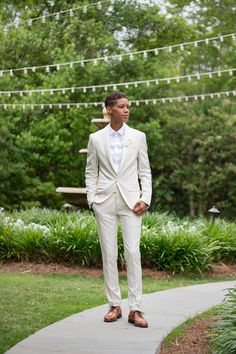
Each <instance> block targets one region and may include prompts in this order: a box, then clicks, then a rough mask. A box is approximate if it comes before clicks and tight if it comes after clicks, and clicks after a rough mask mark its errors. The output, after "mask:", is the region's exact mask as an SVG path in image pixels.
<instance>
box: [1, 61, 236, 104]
mask: <svg viewBox="0 0 236 354" xmlns="http://www.w3.org/2000/svg"><path fill="white" fill-rule="evenodd" d="M235 71H236V68H232V69H225V70H215V71H208V72H204V73H196V74H191V75H183V76H173V77H165V78H156V79H151V80H140V81H128V82H120V83H108V84H102V85H90V86H71V87H61V88H49V89H35V90H11V91H0V96H1V95H8V96H9V97H11V96H12V95H15V94H17V95H20V96H23V95H26V94H27V95H30V96H31V95H32V94H33V93H40V94H45V93H50V94H51V95H53V94H54V93H55V92H60V93H63V94H65V93H67V92H71V93H74V92H75V91H78V90H81V91H83V92H84V93H86V92H87V91H92V92H96V91H97V90H98V89H103V90H105V91H107V90H108V89H109V88H112V89H113V90H116V89H117V87H121V86H122V87H125V88H126V89H128V88H129V87H130V86H134V87H138V86H139V85H145V84H146V85H147V86H149V85H150V84H155V85H159V84H160V83H162V82H167V83H168V84H169V83H170V82H171V81H176V82H177V83H178V82H179V81H181V80H187V81H191V80H192V79H193V78H194V79H198V80H200V79H201V78H202V77H203V76H207V77H208V78H213V77H214V76H218V77H221V75H222V74H229V75H230V76H233V74H234V72H235Z"/></svg>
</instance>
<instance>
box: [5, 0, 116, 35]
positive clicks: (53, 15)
mask: <svg viewBox="0 0 236 354" xmlns="http://www.w3.org/2000/svg"><path fill="white" fill-rule="evenodd" d="M105 2H109V1H108V0H104V1H98V2H96V3H93V4H88V5H86V6H84V5H83V6H80V7H76V8H70V9H68V10H62V11H59V12H54V13H50V14H44V15H43V16H38V17H34V18H29V19H28V20H20V19H19V18H18V19H17V20H16V21H13V22H11V23H8V24H5V25H4V26H0V28H3V32H4V34H7V33H8V29H9V28H11V27H15V28H18V27H19V26H20V25H23V24H24V23H26V24H27V25H28V26H32V24H33V22H34V21H37V20H40V21H41V22H42V23H45V22H46V18H50V17H51V18H54V19H55V20H56V21H59V20H60V16H61V15H64V14H67V13H68V14H69V16H70V17H72V16H74V12H76V11H80V10H82V12H83V13H84V14H86V13H87V12H88V8H90V7H97V9H98V10H101V9H102V3H105Z"/></svg>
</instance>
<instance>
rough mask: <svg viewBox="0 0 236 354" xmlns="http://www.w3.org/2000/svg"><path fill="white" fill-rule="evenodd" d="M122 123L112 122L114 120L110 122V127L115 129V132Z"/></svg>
mask: <svg viewBox="0 0 236 354" xmlns="http://www.w3.org/2000/svg"><path fill="white" fill-rule="evenodd" d="M123 125H124V123H119V124H117V123H114V122H111V123H110V126H111V128H112V129H113V130H115V131H116V132H117V131H118V130H120V128H122V127H123Z"/></svg>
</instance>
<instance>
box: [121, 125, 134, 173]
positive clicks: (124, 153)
mask: <svg viewBox="0 0 236 354" xmlns="http://www.w3.org/2000/svg"><path fill="white" fill-rule="evenodd" d="M124 124H125V123H124ZM130 141H131V138H130V128H129V126H128V125H126V124H125V134H124V140H123V151H122V159H121V163H120V168H119V171H118V174H120V173H121V172H122V168H123V167H124V163H125V160H126V157H127V152H128V148H129V143H130Z"/></svg>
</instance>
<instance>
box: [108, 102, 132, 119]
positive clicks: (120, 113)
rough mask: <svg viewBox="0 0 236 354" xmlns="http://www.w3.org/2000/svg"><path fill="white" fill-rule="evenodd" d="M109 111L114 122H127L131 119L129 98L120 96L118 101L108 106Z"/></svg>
mask: <svg viewBox="0 0 236 354" xmlns="http://www.w3.org/2000/svg"><path fill="white" fill-rule="evenodd" d="M107 113H108V114H109V115H110V118H111V121H113V122H114V123H123V122H124V123H126V122H128V119H129V101H128V100H127V98H120V99H119V100H117V101H116V103H115V104H114V105H113V106H112V107H110V106H108V107H107Z"/></svg>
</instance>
